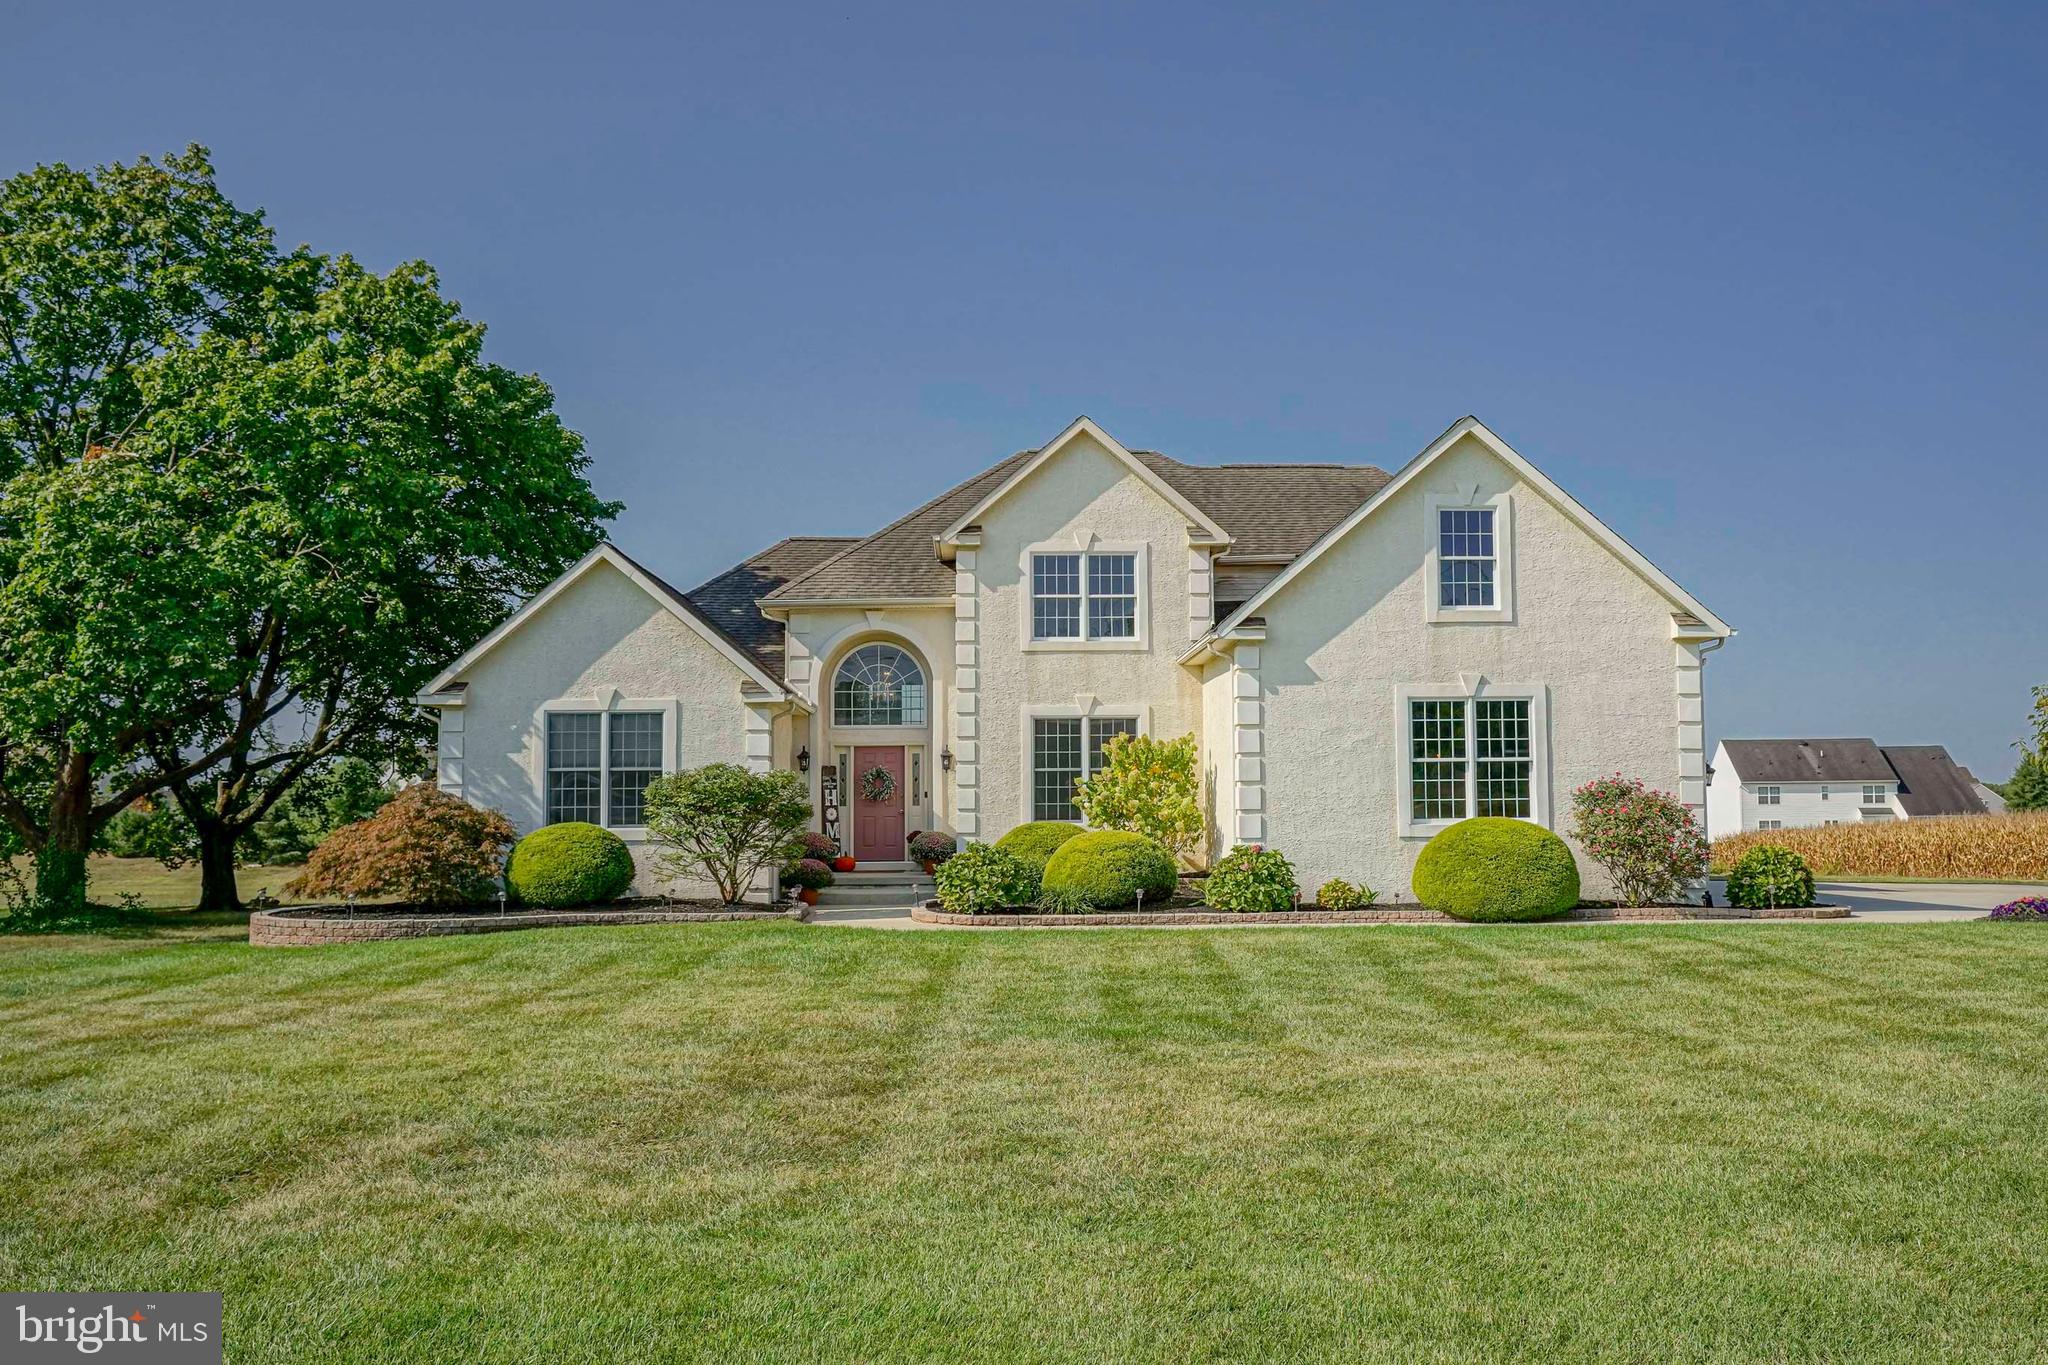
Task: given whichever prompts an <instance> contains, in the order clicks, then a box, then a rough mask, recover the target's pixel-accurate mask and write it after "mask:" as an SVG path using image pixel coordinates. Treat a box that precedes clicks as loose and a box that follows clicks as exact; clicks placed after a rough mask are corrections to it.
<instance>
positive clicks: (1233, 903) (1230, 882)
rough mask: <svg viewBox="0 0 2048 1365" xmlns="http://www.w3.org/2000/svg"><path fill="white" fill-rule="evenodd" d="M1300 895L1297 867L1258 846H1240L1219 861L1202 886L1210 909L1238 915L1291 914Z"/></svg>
mask: <svg viewBox="0 0 2048 1365" xmlns="http://www.w3.org/2000/svg"><path fill="white" fill-rule="evenodd" d="M1300 894H1301V887H1300V885H1299V884H1297V883H1296V882H1295V880H1294V864H1292V863H1290V862H1288V861H1287V859H1286V858H1284V857H1282V856H1281V855H1280V853H1279V852H1278V851H1277V850H1275V849H1270V848H1266V847H1264V846H1262V845H1259V844H1239V845H1238V846H1237V847H1236V848H1233V849H1231V850H1230V852H1228V853H1226V854H1224V855H1223V856H1222V857H1221V858H1218V859H1217V860H1216V865H1215V866H1214V867H1211V868H1210V869H1209V880H1208V881H1206V882H1204V883H1203V884H1202V899H1203V900H1205V901H1207V902H1208V903H1209V907H1210V908H1211V909H1213V910H1235V911H1238V912H1239V913H1244V912H1248V911H1251V912H1260V913H1268V914H1270V913H1271V912H1273V911H1276V910H1292V909H1293V908H1294V898H1295V897H1296V896H1298V895H1300Z"/></svg>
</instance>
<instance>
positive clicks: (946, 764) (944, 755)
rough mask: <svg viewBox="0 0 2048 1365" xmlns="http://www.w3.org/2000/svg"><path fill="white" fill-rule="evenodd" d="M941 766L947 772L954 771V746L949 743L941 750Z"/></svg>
mask: <svg viewBox="0 0 2048 1365" xmlns="http://www.w3.org/2000/svg"><path fill="white" fill-rule="evenodd" d="M939 767H940V768H941V769H942V770H944V771H946V772H952V771H953V746H952V745H950V744H948V745H947V746H946V747H945V748H943V749H941V750H939Z"/></svg>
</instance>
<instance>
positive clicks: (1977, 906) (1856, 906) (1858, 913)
mask: <svg viewBox="0 0 2048 1365" xmlns="http://www.w3.org/2000/svg"><path fill="white" fill-rule="evenodd" d="M1712 886H1713V888H1714V903H1715V904H1717V905H1726V904H1727V903H1728V887H1727V884H1726V883H1724V882H1722V881H1721V880H1720V879H1719V878H1716V879H1714V881H1713V882H1712ZM2042 895H2048V887H2044V886H2025V885H2020V884H2017V883H2005V884H1998V885H1980V884H1977V883H1972V882H1928V883H1918V884H1914V883H1905V882H1822V883H1821V884H1820V899H1821V900H1823V901H1825V902H1827V903H1828V904H1831V905H1847V906H1848V907H1849V912H1850V913H1849V918H1847V919H1835V920H1775V921H1772V922H1773V923H1777V924H1930V923H1935V922H1938V921H1942V920H1962V919H1978V918H1981V917H1982V916H1983V914H1984V912H1985V911H1987V910H1989V909H1990V908H1991V907H1992V906H1994V905H2002V904H2004V903H2005V902H2006V901H2010V900H2017V899H2019V898H2020V897H2021V896H2042ZM809 919H810V922H811V923H812V924H826V925H832V926H835V927H839V928H852V929H945V928H948V927H949V926H946V925H942V924H919V923H918V922H917V921H916V920H914V919H912V918H911V917H910V907H909V906H908V905H901V906H890V905H862V906H843V907H841V906H822V905H821V906H818V907H817V908H815V909H813V910H812V911H811V913H810V916H809ZM1576 922H1591V923H1602V922H1604V921H1575V923H1576ZM1754 922H1755V921H1750V920H1712V921H1703V923H1714V924H1749V923H1754ZM1160 927H1163V928H1189V929H1237V928H1256V927H1258V926H1256V925H1249V926H1248V925H1233V924H1194V925H1168V926H1160ZM1322 927H1325V928H1331V929H1345V928H1350V929H1361V928H1363V929H1386V928H1400V927H1402V926H1400V925H1384V924H1378V925H1375V924H1367V925H1356V924H1354V925H1336V924H1333V925H1326V926H1322ZM959 932H961V933H978V932H988V931H986V930H974V929H962V930H960V931H959ZM1006 932H1010V933H1018V932H1029V931H1028V930H1023V931H1020V930H1014V929H1013V930H1008V931H1006Z"/></svg>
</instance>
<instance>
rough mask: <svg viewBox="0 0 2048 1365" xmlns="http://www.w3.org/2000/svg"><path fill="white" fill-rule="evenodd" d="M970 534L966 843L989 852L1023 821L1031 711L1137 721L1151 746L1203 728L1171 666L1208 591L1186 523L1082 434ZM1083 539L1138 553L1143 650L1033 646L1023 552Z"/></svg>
mask: <svg viewBox="0 0 2048 1365" xmlns="http://www.w3.org/2000/svg"><path fill="white" fill-rule="evenodd" d="M981 527H982V531H981V543H980V545H979V547H978V549H977V550H976V551H975V552H974V553H973V555H972V560H971V563H972V565H973V567H972V570H971V574H972V582H973V586H972V589H971V594H972V598H971V600H972V603H973V608H972V610H973V616H972V618H971V619H972V622H973V625H974V632H975V634H976V641H975V643H976V646H977V649H976V652H975V654H974V655H973V657H974V658H975V660H976V680H977V687H976V688H975V689H974V691H975V693H976V698H975V701H974V703H973V704H974V705H975V708H976V710H975V712H974V713H973V714H974V719H975V721H976V724H975V725H974V726H973V727H972V728H973V729H974V730H975V738H974V739H973V740H970V741H968V742H969V743H974V744H975V745H976V748H975V750H974V752H975V753H976V756H977V760H978V761H977V764H976V771H975V772H974V773H973V774H972V775H971V776H972V777H973V780H974V781H975V783H976V784H977V786H976V793H977V794H976V795H975V796H974V797H973V798H971V799H972V800H973V801H974V803H975V807H976V811H977V813H978V817H979V818H978V821H977V825H978V830H977V833H976V835H975V837H976V838H978V839H981V840H984V841H988V840H994V839H996V838H998V837H1000V836H1001V835H1002V834H1003V833H1004V832H1005V831H1006V830H1008V829H1010V828H1012V827H1013V826H1015V825H1018V824H1021V823H1023V822H1025V821H1027V820H1029V819H1030V818H1031V815H1030V809H1029V792H1030V785H1029V781H1028V774H1029V760H1028V743H1029V725H1028V721H1029V718H1030V715H1031V708H1033V707H1055V706H1056V707H1078V708H1087V707H1089V706H1093V707H1094V708H1095V710H1096V711H1097V712H1099V713H1100V714H1103V715H1132V714H1136V715H1138V716H1140V717H1141V726H1142V728H1143V729H1144V730H1145V731H1146V732H1147V733H1150V734H1152V735H1155V736H1159V737H1161V738H1173V737H1175V736H1179V735H1184V734H1188V733H1190V732H1194V731H1198V730H1199V729H1200V728H1201V726H1202V696H1201V683H1200V680H1199V679H1198V678H1197V677H1196V676H1195V675H1194V674H1193V673H1192V672H1191V671H1189V670H1188V669H1186V668H1184V667H1182V666H1181V664H1180V663H1179V662H1178V657H1179V655H1180V654H1181V653H1182V652H1183V651H1185V650H1186V648H1187V646H1188V643H1189V638H1190V625H1189V622H1190V617H1189V596H1190V582H1191V579H1195V578H1197V577H1199V581H1200V583H1201V585H1202V586H1203V587H1204V588H1206V586H1207V571H1206V568H1205V569H1203V570H1201V571H1200V572H1199V575H1197V574H1195V573H1191V571H1190V570H1191V566H1190V558H1189V546H1188V523H1187V518H1186V516H1185V515H1184V514H1182V513H1181V512H1179V511H1176V510H1175V509H1174V507H1173V506H1172V505H1171V504H1169V503H1168V502H1166V501H1165V500H1164V499H1163V498H1162V497H1161V496H1160V495H1159V493H1158V492H1157V491H1155V490H1154V489H1153V488H1151V487H1150V486H1149V485H1147V484H1146V483H1145V482H1144V481H1143V480H1141V479H1140V478H1138V477H1137V475H1136V474H1134V473H1133V472H1132V471H1131V469H1130V468H1129V466H1127V465H1125V464H1124V463H1123V462H1122V461H1121V460H1119V459H1117V458H1116V457H1115V456H1114V455H1112V454H1111V453H1110V452H1109V451H1107V450H1106V449H1104V448H1103V447H1102V446H1101V445H1099V444H1097V443H1096V442H1095V441H1094V439H1093V438H1092V437H1089V436H1085V435H1083V436H1081V437H1078V438H1077V439H1075V440H1074V441H1073V442H1071V443H1070V444H1069V445H1068V446H1067V447H1066V448H1065V449H1063V450H1061V451H1060V452H1059V453H1058V454H1056V455H1055V456H1054V457H1053V458H1052V459H1050V460H1048V461H1047V462H1046V463H1045V464H1044V465H1043V466H1041V467H1040V468H1039V469H1038V470H1036V471H1034V472H1033V473H1032V474H1031V475H1030V476H1029V477H1028V478H1026V479H1025V480H1024V481H1023V482H1022V483H1020V484H1019V485H1017V486H1016V487H1015V488H1014V489H1012V490H1011V491H1010V493H1009V494H1008V495H1007V496H1005V497H1004V498H1003V499H1002V500H1000V501H999V502H997V503H996V505H995V506H994V507H992V508H991V509H989V511H988V513H987V514H986V515H985V516H984V517H983V519H982V523H981ZM1091 540H1092V542H1099V543H1101V544H1103V545H1106V546H1113V547H1122V546H1127V545H1141V546H1143V547H1144V548H1143V551H1142V553H1143V555H1144V558H1145V564H1144V567H1143V570H1142V574H1143V578H1144V581H1145V584H1146V589H1145V592H1144V596H1143V600H1141V603H1140V610H1141V612H1142V613H1143V614H1144V631H1145V635H1144V640H1143V642H1142V644H1141V645H1139V646H1137V647H1116V648H1072V647H1066V646H1063V645H1058V644H1055V645H1050V646H1043V647H1039V648H1033V647H1031V646H1030V645H1029V644H1028V643H1027V640H1028V637H1029V634H1030V615H1031V600H1030V599H1031V593H1030V567H1029V555H1030V553H1031V548H1032V547H1033V546H1035V545H1040V544H1042V543H1044V542H1060V543H1062V544H1063V545H1064V546H1065V547H1066V548H1069V549H1072V548H1077V547H1079V546H1080V545H1082V544H1083V542H1089V541H1091ZM964 558H965V556H963V559H964ZM963 572H967V571H963ZM962 619H968V618H962ZM1119 643H1120V644H1121V642H1119ZM955 747H956V748H957V747H958V745H957V744H956V746H955Z"/></svg>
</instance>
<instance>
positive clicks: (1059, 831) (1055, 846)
mask: <svg viewBox="0 0 2048 1365" xmlns="http://www.w3.org/2000/svg"><path fill="white" fill-rule="evenodd" d="M1080 832H1081V827H1080V826H1079V825H1075V824H1069V823H1068V822H1067V821H1065V820H1033V821H1032V822H1031V823H1030V824H1028V825H1019V826H1017V827H1016V828H1015V829H1013V830H1011V831H1010V832H1009V833H1008V834H1005V835H1004V836H1003V837H1002V838H1000V839H998V840H996V847H997V848H999V849H1001V850H1002V851H1003V852H1005V853H1014V854H1016V855H1017V856H1018V857H1019V858H1022V859H1023V860H1024V861H1025V862H1027V863H1030V864H1031V865H1032V866H1033V867H1035V868H1037V869H1038V870H1039V871H1041V872H1043V871H1044V870H1045V864H1046V860H1047V859H1049V858H1051V857H1052V855H1053V854H1054V853H1056V852H1058V851H1059V847H1060V845H1061V844H1064V843H1065V842H1067V840H1069V839H1071V838H1073V837H1074V836H1075V835H1077V834H1079V833H1080Z"/></svg>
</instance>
